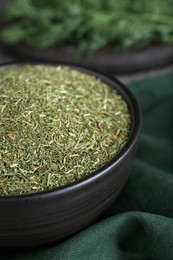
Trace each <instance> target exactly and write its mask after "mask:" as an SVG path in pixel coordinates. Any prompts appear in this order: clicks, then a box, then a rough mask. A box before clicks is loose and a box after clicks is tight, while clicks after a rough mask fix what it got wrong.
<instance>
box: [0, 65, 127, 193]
mask: <svg viewBox="0 0 173 260" xmlns="http://www.w3.org/2000/svg"><path fill="white" fill-rule="evenodd" d="M0 118H1V120H0V195H1V196H2V195H8V194H12V195H14V194H25V193H32V192H37V191H43V190H47V189H51V188H55V187H58V186H61V185H64V184H67V183H71V182H73V181H74V180H77V179H79V178H81V177H83V176H86V175H87V174H89V173H90V172H92V171H94V170H96V169H98V168H99V167H101V166H103V165H104V164H106V163H107V162H108V161H109V160H111V159H112V158H113V157H114V156H115V155H116V154H117V153H118V152H119V151H120V150H121V148H122V147H123V146H124V144H125V143H126V141H127V138H128V134H129V129H130V115H129V112H128V108H127V105H126V103H125V101H124V100H123V99H122V97H121V96H120V95H119V94H118V93H117V92H116V90H113V89H112V88H111V87H109V86H107V85H106V84H105V83H103V82H101V81H100V80H99V79H96V78H95V77H94V76H91V75H87V74H84V73H81V72H79V71H77V70H72V69H70V68H68V67H65V68H62V67H59V66H58V67H51V66H41V65H37V66H24V67H18V68H11V69H8V70H1V71H0Z"/></svg>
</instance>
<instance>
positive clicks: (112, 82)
mask: <svg viewBox="0 0 173 260" xmlns="http://www.w3.org/2000/svg"><path fill="white" fill-rule="evenodd" d="M26 65H50V66H62V67H70V68H72V69H75V70H78V71H81V72H83V73H86V74H88V75H91V76H95V77H96V78H98V79H100V80H101V81H103V82H105V83H106V84H108V85H109V86H110V87H112V88H114V89H116V90H117V92H118V93H119V94H120V95H121V96H122V97H123V99H124V100H125V101H126V103H127V105H128V107H129V112H130V115H131V118H132V120H131V130H130V134H129V137H128V140H127V142H126V143H125V145H124V147H123V148H122V149H121V150H120V152H119V153H118V154H117V155H115V156H114V157H113V158H112V159H111V160H110V161H108V162H107V163H106V164H105V165H103V166H101V167H100V168H98V169H97V170H95V171H93V172H91V173H89V174H87V175H86V176H84V177H82V178H80V179H78V180H76V181H73V182H71V183H69V184H65V185H63V186H60V187H56V188H53V189H50V190H45V191H39V192H35V193H34V192H33V193H27V194H21V195H5V196H0V202H3V201H14V200H18V201H21V200H32V199H33V200H35V199H40V198H46V197H50V196H55V195H56V196H58V195H60V196H61V195H62V194H64V193H67V192H69V191H73V190H77V189H80V188H81V187H82V186H84V185H87V184H89V183H90V182H93V181H96V180H98V179H99V178H100V177H102V176H103V175H105V174H106V173H107V172H108V171H109V170H110V169H111V168H113V167H115V165H118V164H119V163H120V162H121V161H122V160H123V158H124V157H126V155H127V154H128V153H129V151H130V150H131V148H132V147H133V146H134V145H135V144H136V142H137V141H138V138H139V135H140V131H141V127H142V112H141V108H140V106H139V104H138V102H137V100H136V97H135V96H134V94H133V93H132V92H131V90H130V89H129V88H128V87H126V86H125V85H124V84H123V83H122V82H121V81H119V80H118V79H117V78H116V77H114V76H112V75H110V74H108V73H105V72H103V71H101V70H97V69H95V68H92V67H89V66H85V65H81V64H78V63H69V62H54V61H53V62H52V61H44V62H43V61H13V62H10V63H4V64H1V65H0V70H3V69H9V68H11V67H16V66H17V67H18V66H26Z"/></svg>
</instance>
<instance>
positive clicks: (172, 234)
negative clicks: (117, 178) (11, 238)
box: [0, 74, 173, 260]
mask: <svg viewBox="0 0 173 260" xmlns="http://www.w3.org/2000/svg"><path fill="white" fill-rule="evenodd" d="M129 87H130V89H131V90H132V91H133V92H134V94H135V96H136V97H137V99H138V101H139V103H140V105H141V107H142V112H143V129H142V134H141V140H140V146H139V150H138V154H137V157H136V159H135V161H134V163H133V167H132V170H131V173H130V176H129V179H128V181H127V184H126V185H125V187H124V189H123V191H122V192H121V194H120V196H119V197H118V199H117V200H116V201H115V202H114V203H113V205H112V206H111V207H110V208H109V209H107V210H106V211H105V212H104V213H103V215H102V217H101V218H100V219H99V221H98V222H97V223H95V224H93V225H92V226H90V227H88V228H86V229H85V230H83V231H81V232H79V233H78V234H76V235H75V236H72V237H71V238H69V239H67V240H65V241H64V242H61V243H55V244H54V245H51V246H48V247H44V248H40V249H34V250H26V251H21V250H17V251H9V250H2V249H1V250H0V255H1V259H5V260H6V259H7V260H9V259H14V260H19V259H21V260H49V259H50V260H116V259H117V260H126V259H130V260H135V259H137V260H140V259H146V260H148V259H161V260H167V259H171V260H172V259H173V74H169V75H165V76H160V77H157V78H151V79H146V80H143V81H140V82H136V83H134V84H132V85H131V86H129Z"/></svg>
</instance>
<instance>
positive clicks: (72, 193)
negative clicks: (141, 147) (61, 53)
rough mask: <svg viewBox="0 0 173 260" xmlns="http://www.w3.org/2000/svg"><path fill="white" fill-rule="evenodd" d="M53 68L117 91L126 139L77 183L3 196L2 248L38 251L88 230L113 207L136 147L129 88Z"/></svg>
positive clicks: (136, 118) (135, 112) (136, 113)
mask: <svg viewBox="0 0 173 260" xmlns="http://www.w3.org/2000/svg"><path fill="white" fill-rule="evenodd" d="M27 64H38V63H33V62H31V63H27ZM41 64H43V62H42V63H41ZM45 64H47V63H45ZM23 65H26V63H20V64H17V63H16V64H15V63H14V64H11V65H5V66H1V69H8V68H9V67H11V66H23ZM51 65H64V66H65V65H68V66H72V67H73V68H75V69H78V70H80V71H83V72H84V73H88V74H91V75H94V76H96V77H98V78H100V79H101V80H102V81H104V82H105V83H107V84H108V85H109V86H111V87H112V88H115V89H116V90H117V91H118V92H119V93H120V94H121V95H122V97H123V98H124V100H125V101H126V102H127V104H128V107H129V111H130V114H131V131H130V135H129V139H128V141H127V143H126V145H125V146H124V147H123V149H122V150H121V151H120V153H119V154H118V155H117V156H115V158H113V159H112V160H111V161H110V162H108V163H107V164H106V165H104V166H103V167H101V168H100V169H98V170H97V171H95V172H93V173H91V174H89V175H88V176H86V177H84V178H82V179H80V180H78V181H75V182H73V183H71V184H69V185H64V186H62V187H59V188H55V189H52V190H50V191H45V192H39V193H35V194H28V195H20V196H1V197H0V247H6V248H29V247H36V246H41V245H44V244H47V243H51V242H54V241H59V240H61V239H64V238H66V237H68V236H70V235H72V234H75V233H76V232H78V231H79V230H82V229H83V228H85V227H87V226H88V225H90V224H92V223H93V222H94V221H95V220H96V219H98V217H99V216H100V215H101V213H102V212H103V211H104V210H105V209H106V208H107V207H108V206H109V205H110V204H111V203H112V202H114V201H115V199H116V197H117V196H118V194H119V193H120V191H121V189H122V188H123V186H124V184H125V182H126V180H127V177H128V174H129V171H130V168H131V164H132V161H133V159H134V157H135V154H136V150H137V147H138V140H139V135H140V130H141V112H140V108H139V106H138V103H137V101H136V99H135V97H134V95H133V94H132V93H131V92H130V90H129V89H128V88H127V87H125V86H124V85H123V84H122V83H120V82H119V81H118V80H117V79H115V78H113V77H110V76H107V75H104V74H103V73H100V72H97V71H94V70H91V69H88V68H86V67H81V66H78V65H74V64H73V65H70V64H56V63H52V64H51Z"/></svg>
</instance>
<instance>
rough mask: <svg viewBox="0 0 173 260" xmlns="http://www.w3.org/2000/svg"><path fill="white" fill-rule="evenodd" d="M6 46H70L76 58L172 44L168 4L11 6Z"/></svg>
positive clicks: (100, 0) (49, 1)
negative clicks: (110, 48)
mask: <svg viewBox="0 0 173 260" xmlns="http://www.w3.org/2000/svg"><path fill="white" fill-rule="evenodd" d="M5 22H6V28H5V29H4V31H3V32H2V35H1V37H2V39H3V41H4V42H5V43H7V44H17V43H21V42H22V43H26V44H27V45H29V46H33V47H48V46H52V45H55V44H61V43H70V44H72V45H74V46H76V47H77V48H76V49H77V52H78V53H83V52H88V53H89V52H92V51H96V50H98V49H99V48H102V47H104V46H106V45H107V44H113V45H114V44H115V46H116V47H117V48H118V49H129V48H133V47H135V48H143V47H146V46H147V45H148V44H150V43H152V42H156V43H167V44H169V43H173V26H172V24H173V8H172V0H166V1H162V0H153V1H139V0H133V1H131V0H117V1H115V0H106V1H105V0H77V1H76V0H70V1H68V0H66V1H56V0H44V1H42V0H37V1H35V0H13V1H12V2H11V3H10V4H9V6H8V9H7V11H6V14H5Z"/></svg>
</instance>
